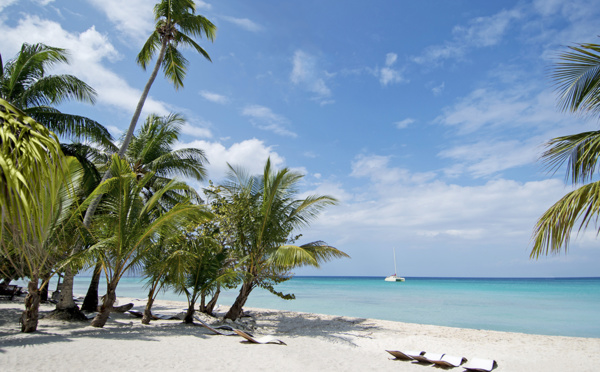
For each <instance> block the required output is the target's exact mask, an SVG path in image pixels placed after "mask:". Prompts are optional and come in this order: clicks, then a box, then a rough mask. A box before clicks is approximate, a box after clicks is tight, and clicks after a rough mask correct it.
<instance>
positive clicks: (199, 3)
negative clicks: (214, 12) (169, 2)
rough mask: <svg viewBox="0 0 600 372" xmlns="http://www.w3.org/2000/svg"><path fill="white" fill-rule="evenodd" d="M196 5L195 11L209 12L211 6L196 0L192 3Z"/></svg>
mask: <svg viewBox="0 0 600 372" xmlns="http://www.w3.org/2000/svg"><path fill="white" fill-rule="evenodd" d="M194 2H195V3H196V9H198V8H200V9H206V10H210V9H212V5H211V4H209V3H207V2H204V1H202V0H196V1H194Z"/></svg>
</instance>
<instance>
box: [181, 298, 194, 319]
mask: <svg viewBox="0 0 600 372" xmlns="http://www.w3.org/2000/svg"><path fill="white" fill-rule="evenodd" d="M194 305H195V303H194V302H191V301H190V302H189V303H188V309H187V312H186V313H185V318H184V319H183V322H184V323H186V324H192V323H194V312H195V311H196V310H194Z"/></svg>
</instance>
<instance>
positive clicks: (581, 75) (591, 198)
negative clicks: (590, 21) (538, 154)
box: [530, 44, 600, 258]
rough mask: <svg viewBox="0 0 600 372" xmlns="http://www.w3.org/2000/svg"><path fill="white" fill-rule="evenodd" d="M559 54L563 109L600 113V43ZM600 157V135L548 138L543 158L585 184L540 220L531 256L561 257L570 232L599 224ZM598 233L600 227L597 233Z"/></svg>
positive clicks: (556, 71) (558, 78)
mask: <svg viewBox="0 0 600 372" xmlns="http://www.w3.org/2000/svg"><path fill="white" fill-rule="evenodd" d="M569 48H570V49H571V51H570V52H567V53H563V54H561V56H560V57H561V62H558V63H557V64H556V66H555V68H554V71H553V74H552V76H553V78H554V79H555V81H556V84H557V88H558V90H559V107H560V108H561V109H563V110H565V111H567V110H568V111H571V112H576V113H581V114H583V115H593V116H595V115H598V114H599V113H600V45H597V44H579V45H578V46H576V47H569ZM599 156H600V132H599V131H593V132H584V133H579V134H574V135H569V136H563V137H558V138H554V139H552V140H550V141H549V142H548V144H547V149H546V151H545V152H544V154H543V155H542V161H544V162H545V163H546V164H547V165H548V167H549V168H550V169H552V170H554V171H556V170H558V169H560V168H562V167H563V166H564V165H565V164H566V165H567V170H566V179H567V181H569V179H570V180H571V182H572V183H573V184H574V185H577V184H581V183H586V182H588V184H584V185H582V186H580V187H579V188H577V189H576V190H574V191H572V192H570V193H568V194H567V195H565V196H564V197H563V198H562V199H560V200H559V201H558V202H556V203H555V204H554V205H553V206H552V207H550V208H549V209H548V210H547V211H546V212H545V213H544V214H543V215H542V216H541V217H540V219H539V220H538V222H537V224H536V226H535V229H534V232H533V238H532V240H533V243H534V245H533V249H532V251H531V255H530V257H532V258H538V257H539V256H540V255H542V254H545V255H548V254H558V253H560V252H561V251H562V250H563V249H564V251H565V252H566V251H567V249H568V245H569V241H570V238H571V232H572V230H573V228H575V225H576V224H579V231H580V232H581V231H583V230H585V229H587V228H588V227H589V225H590V224H591V223H594V224H596V225H597V222H598V217H599V216H600V183H598V182H592V181H593V177H594V174H595V173H596V172H597V164H598V157H599ZM598 233H600V228H599V229H598Z"/></svg>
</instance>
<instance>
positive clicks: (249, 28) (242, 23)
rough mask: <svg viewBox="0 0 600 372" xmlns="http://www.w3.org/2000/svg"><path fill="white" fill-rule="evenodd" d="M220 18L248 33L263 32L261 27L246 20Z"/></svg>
mask: <svg viewBox="0 0 600 372" xmlns="http://www.w3.org/2000/svg"><path fill="white" fill-rule="evenodd" d="M221 18H222V19H224V20H225V21H227V22H230V23H233V24H234V25H236V26H239V27H241V28H243V29H244V30H247V31H250V32H259V31H262V30H263V27H262V26H261V25H259V24H257V23H255V22H253V21H251V20H249V19H248V18H235V17H227V16H222V17H221Z"/></svg>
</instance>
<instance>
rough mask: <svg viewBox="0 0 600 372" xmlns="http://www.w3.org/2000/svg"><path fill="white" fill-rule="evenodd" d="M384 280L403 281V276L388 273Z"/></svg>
mask: <svg viewBox="0 0 600 372" xmlns="http://www.w3.org/2000/svg"><path fill="white" fill-rule="evenodd" d="M385 281H386V282H403V281H404V278H400V277H398V276H395V275H390V276H388V277H387V278H385Z"/></svg>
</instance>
